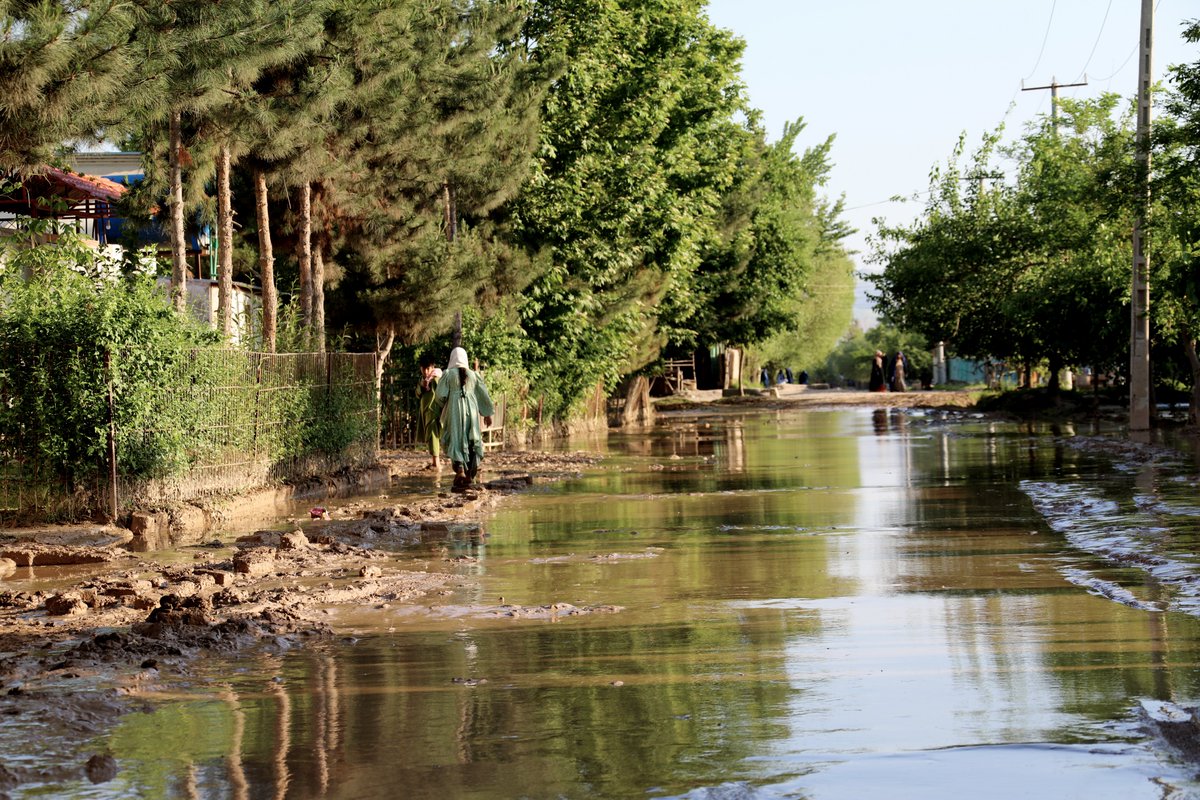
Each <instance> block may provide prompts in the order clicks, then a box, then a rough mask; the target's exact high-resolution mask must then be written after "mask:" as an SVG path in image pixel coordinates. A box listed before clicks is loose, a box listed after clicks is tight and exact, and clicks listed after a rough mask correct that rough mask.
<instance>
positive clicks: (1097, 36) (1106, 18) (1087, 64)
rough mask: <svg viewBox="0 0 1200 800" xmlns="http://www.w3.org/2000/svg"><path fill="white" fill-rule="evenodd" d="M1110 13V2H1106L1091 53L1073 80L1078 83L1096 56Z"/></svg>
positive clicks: (1110, 0)
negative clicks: (1106, 6) (1106, 5)
mask: <svg viewBox="0 0 1200 800" xmlns="http://www.w3.org/2000/svg"><path fill="white" fill-rule="evenodd" d="M1110 11H1112V0H1108V8H1106V9H1104V19H1102V20H1100V30H1099V32H1097V33H1096V41H1095V43H1094V44H1093V45H1092V52H1090V53H1088V57H1087V61H1085V62H1084V64H1083V69H1081V70H1079V76H1078V77H1077V78H1075V81H1076V82H1079V81H1080V80H1081V79H1083V78H1084V77H1085V76H1086V75H1087V68H1088V67H1089V66H1090V65H1091V63H1092V58H1093V56H1095V55H1096V48H1097V47H1099V46H1100V37H1101V36H1103V35H1104V26H1105V25H1107V24H1108V12H1110Z"/></svg>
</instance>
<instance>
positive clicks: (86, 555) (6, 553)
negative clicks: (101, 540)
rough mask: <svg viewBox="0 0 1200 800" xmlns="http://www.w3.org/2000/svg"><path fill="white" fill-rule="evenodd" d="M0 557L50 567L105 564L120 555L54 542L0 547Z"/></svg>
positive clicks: (104, 550) (31, 565)
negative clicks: (55, 543)
mask: <svg viewBox="0 0 1200 800" xmlns="http://www.w3.org/2000/svg"><path fill="white" fill-rule="evenodd" d="M0 558H7V559H10V560H12V561H13V562H14V563H15V564H16V565H17V566H18V567H51V566H65V565H70V564H106V563H108V562H111V561H116V560H117V559H118V558H120V556H119V555H118V554H117V553H116V552H114V551H112V550H107V549H104V548H99V547H69V546H66V545H54V544H24V545H16V546H12V545H10V546H8V547H5V548H3V549H0Z"/></svg>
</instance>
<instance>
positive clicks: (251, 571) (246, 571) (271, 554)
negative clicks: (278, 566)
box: [233, 547, 275, 577]
mask: <svg viewBox="0 0 1200 800" xmlns="http://www.w3.org/2000/svg"><path fill="white" fill-rule="evenodd" d="M274 570H275V550H274V549H272V548H267V547H256V548H254V549H253V550H245V551H243V552H241V553H238V554H237V555H236V556H234V557H233V571H234V572H236V573H238V574H240V575H249V576H251V577H259V576H262V575H268V574H270V573H271V572H273V571H274Z"/></svg>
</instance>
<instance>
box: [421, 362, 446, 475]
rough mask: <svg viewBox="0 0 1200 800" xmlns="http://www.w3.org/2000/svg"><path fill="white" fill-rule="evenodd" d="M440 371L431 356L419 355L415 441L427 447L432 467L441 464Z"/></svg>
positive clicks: (435, 467)
mask: <svg viewBox="0 0 1200 800" xmlns="http://www.w3.org/2000/svg"><path fill="white" fill-rule="evenodd" d="M441 377H442V371H441V370H440V369H438V368H437V362H436V361H434V359H433V356H430V355H426V356H422V357H421V380H420V381H418V382H417V441H418V442H421V443H423V444H424V445H425V446H426V447H428V448H429V455H430V456H431V457H432V459H433V468H434V469H437V468H438V467H440V466H441V462H440V460H439V458H438V456H439V455H440V452H441V446H442V404H441V403H440V402H438V399H437V385H438V379H439V378H441Z"/></svg>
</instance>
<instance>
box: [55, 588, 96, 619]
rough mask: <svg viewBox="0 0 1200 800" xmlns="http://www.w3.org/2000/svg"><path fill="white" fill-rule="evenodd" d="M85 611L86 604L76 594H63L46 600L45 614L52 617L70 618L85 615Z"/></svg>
mask: <svg viewBox="0 0 1200 800" xmlns="http://www.w3.org/2000/svg"><path fill="white" fill-rule="evenodd" d="M87 610H88V606H87V603H85V602H84V601H83V597H82V596H80V594H79V593H78V592H64V593H63V594H56V595H54V596H52V597H50V598H48V599H47V600H46V613H47V614H49V615H50V616H52V617H70V616H74V615H75V614H85V613H87Z"/></svg>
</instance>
